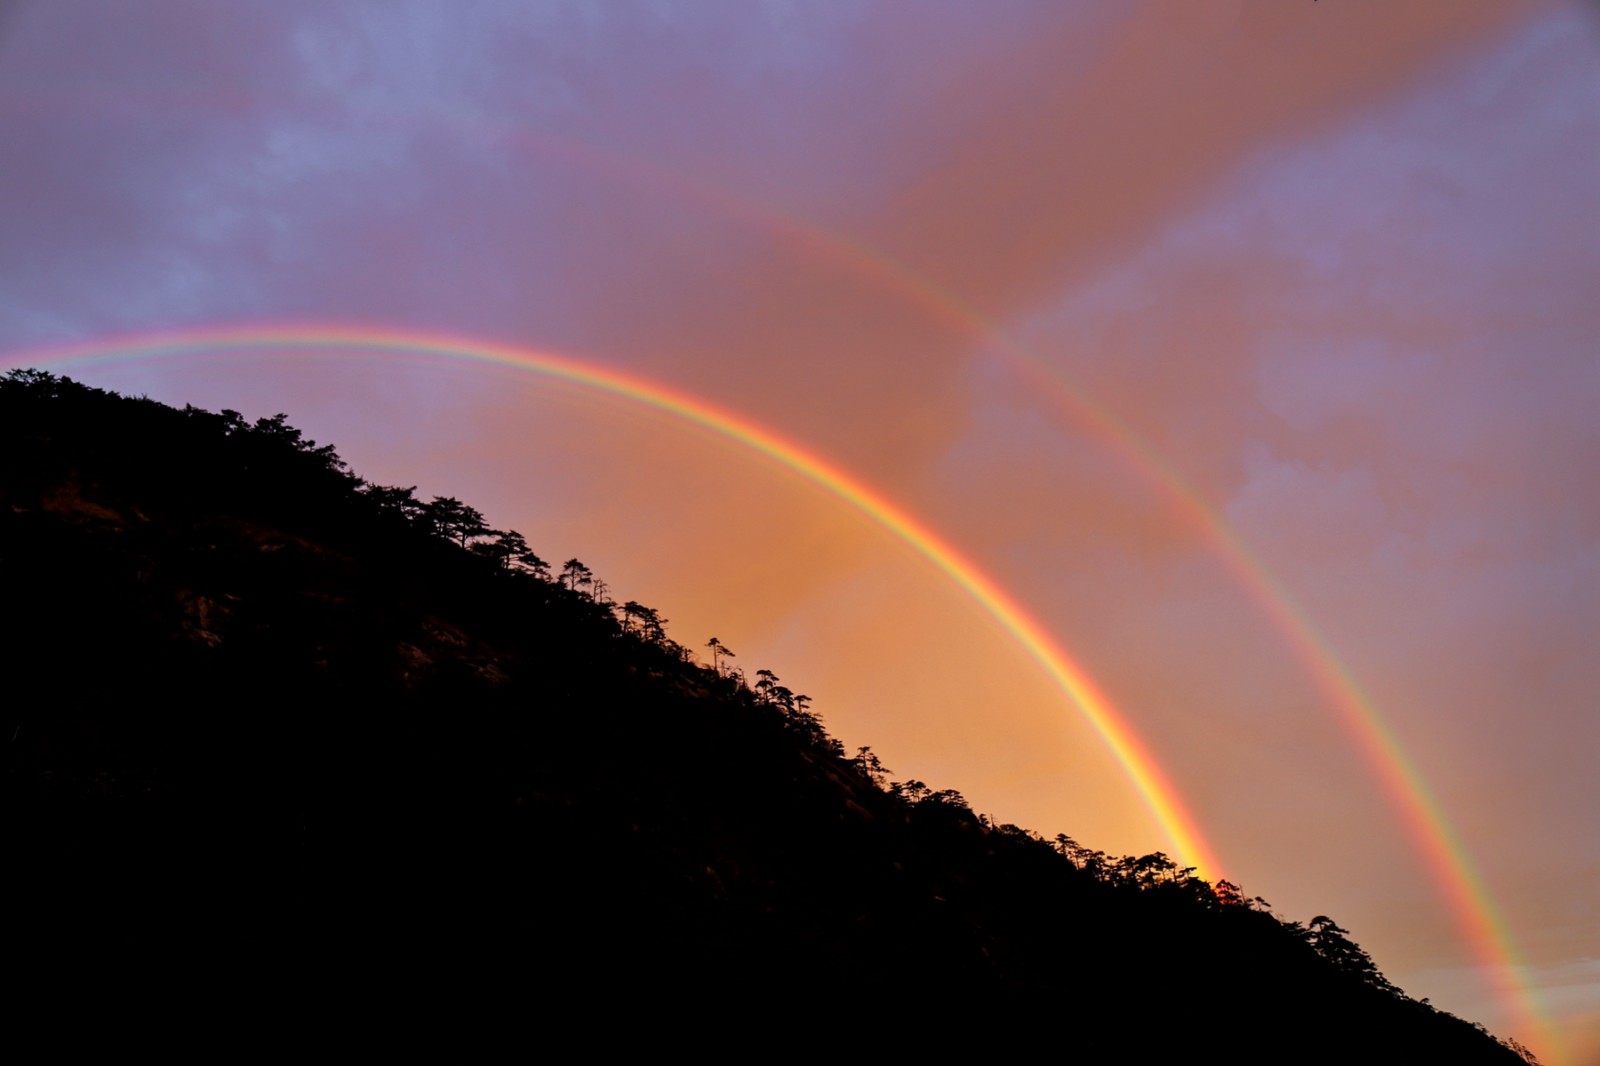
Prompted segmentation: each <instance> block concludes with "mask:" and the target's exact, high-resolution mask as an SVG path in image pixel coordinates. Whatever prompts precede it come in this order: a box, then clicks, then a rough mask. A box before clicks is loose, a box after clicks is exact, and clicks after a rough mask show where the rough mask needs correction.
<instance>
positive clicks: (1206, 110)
mask: <svg viewBox="0 0 1600 1066" xmlns="http://www.w3.org/2000/svg"><path fill="white" fill-rule="evenodd" d="M1597 204H1600V8H1597V7H1596V6H1594V5H1590V4H1581V3H1577V2H1560V0H1550V2H1543V3H1539V2H1527V3H1523V2H1516V0H1493V2H1482V0H1408V2H1407V3H1405V4H1380V3H1376V2H1370V0H1320V2H1319V0H1307V2H1295V0H1280V2H1250V0H1245V2H1239V0H1232V2H1230V0H1193V2H1184V3H1177V2H1170V0H1160V2H1147V3H1135V2H1131V0H1130V2H1125V3H1124V2H1105V3H1099V2H1092V3H1064V2H1056V0H1050V2H1039V3H1032V2H1023V0H991V2H986V3H983V4H971V3H946V2H939V0H924V2H918V3H915V4H912V3H909V2H891V0H885V2H861V0H850V2H833V0H805V2H798V0H795V2H783V0H703V2H678V3H673V2H667V0H657V2H645V0H639V2H624V0H615V2H605V3H600V2H579V0H572V2H561V0H551V2H539V3H531V2H520V0H519V2H504V3H496V2H490V0H484V2H480V3H475V4H471V5H460V4H447V3H432V2H428V3H421V2H407V0H374V2H371V3H363V2H354V0H352V2H337V3H332V2H326V0H318V2H315V3H312V2H308V0H282V2H279V3H275V4H272V5H265V4H258V3H246V2H229V0H182V2H180V0H151V2H148V3H143V4H139V5H107V4H102V3H96V2H92V0H83V2H80V0H49V2H43V0H37V2H29V0H14V2H12V3H9V4H7V5H5V6H4V7H0V213H3V218H4V219H5V222H4V225H3V227H0V367H11V366H19V365H37V366H43V367H45V368H46V369H51V370H56V371H58V372H62V373H68V374H70V375H71V376H74V377H76V378H78V379H80V380H83V381H86V382H89V383H91V384H96V385H101V386H104V387H107V388H114V389H117V390H119V391H123V392H128V393H133V394H146V395H149V396H152V397H154V398H156V399H160V400H163V401H165V402H169V403H174V404H179V405H181V404H184V403H194V404H196V405H199V406H203V407H209V408H212V409H220V408H224V407H228V408H233V409H237V410H240V411H242V412H243V413H244V414H246V415H247V416H249V417H252V418H253V417H259V416H263V415H271V414H273V413H276V412H279V411H282V412H286V413H287V414H288V415H289V417H290V421H291V422H292V423H293V424H295V425H297V426H299V427H301V428H302V429H303V430H305V432H306V433H307V435H308V436H310V437H312V438H314V439H315V440H317V441H318V442H320V443H332V444H334V445H335V446H337V448H338V449H339V451H340V454H341V455H343V456H344V458H345V459H346V460H347V461H348V462H349V463H350V464H351V466H352V468H353V469H354V470H355V471H356V472H357V473H359V474H361V475H362V476H364V477H366V478H367V479H369V480H371V481H374V482H377V483H381V484H395V485H416V486H418V491H419V494H420V495H423V496H431V495H452V496H457V497H459V498H462V499H464V500H466V501H468V502H470V503H472V504H473V505H474V506H477V507H478V508H479V509H480V510H482V511H483V512H484V513H485V514H486V515H487V517H488V518H489V520H490V522H491V523H492V524H494V525H496V526H498V527H501V528H515V529H517V530H520V531H521V532H522V533H524V534H525V535H526V536H527V538H528V540H529V542H530V544H531V545H532V546H533V548H534V549H535V550H536V551H538V552H539V553H540V554H541V555H542V556H544V557H545V558H546V559H549V560H551V561H553V562H555V563H557V564H558V565H559V563H560V562H561V561H562V560H565V559H567V558H571V557H577V558H580V559H582V560H583V561H584V562H585V563H586V564H587V565H589V566H590V567H591V568H592V569H593V570H594V571H595V573H596V574H597V575H599V576H600V577H601V578H603V579H604V580H605V581H606V582H607V584H608V585H609V587H610V589H611V592H612V595H614V596H615V597H616V598H617V599H619V600H627V599H634V600H638V601H640V602H642V603H645V604H648V605H650V606H653V607H655V608H657V609H658V610H659V611H660V612H661V614H662V615H663V616H664V617H665V618H667V619H668V620H669V621H668V629H669V632H670V634H671V635H672V636H673V637H674V638H675V639H677V640H678V641H679V642H681V643H683V644H686V645H688V646H690V647H691V648H696V649H702V650H703V646H704V644H705V642H706V640H708V639H709V638H710V637H712V636H716V637H718V638H719V639H720V640H721V641H722V642H723V643H725V644H726V645H727V646H728V647H730V648H732V649H733V650H734V651H735V652H736V653H737V656H738V658H737V659H736V660H735V662H736V663H737V664H739V665H741V666H742V667H744V668H745V669H746V671H747V672H748V673H749V674H751V675H752V676H753V675H754V672H755V670H757V669H759V668H768V669H771V670H773V671H775V672H776V673H777V674H778V675H779V676H780V678H781V679H782V681H783V683H784V684H786V685H789V686H790V687H791V688H793V689H795V690H796V691H800V692H805V693H808V694H809V695H811V696H812V698H813V701H814V702H813V705H812V706H813V709H814V710H816V711H817V712H819V713H820V714H821V715H822V717H823V719H824V722H825V724H826V725H827V726H828V728H829V729H830V730H831V731H832V732H833V734H834V735H835V736H837V737H839V738H840V739H841V740H842V741H843V742H844V743H845V744H846V745H847V746H848V747H850V748H851V749H852V750H854V749H855V748H856V747H858V746H860V745H870V746H871V747H872V748H873V750H874V751H875V752H876V753H877V754H878V755H879V756H880V758H882V760H883V762H884V763H885V764H886V765H887V766H888V767H889V768H890V769H891V770H892V771H893V772H894V775H895V776H896V777H898V778H900V779H902V780H903V779H907V778H913V777H914V778H918V779H920V780H923V781H926V782H928V783H929V784H930V785H931V786H932V787H935V788H955V789H959V790H960V791H962V792H963V793H964V794H965V796H966V797H967V799H968V800H969V801H970V802H971V803H972V805H973V806H974V808H975V809H977V810H978V811H980V812H984V813H986V814H989V815H991V816H992V817H994V818H995V819H997V820H999V821H1004V822H1014V823H1016V824H1019V825H1023V826H1026V827H1028V828H1031V829H1035V830H1037V831H1039V832H1041V833H1043V834H1044V835H1046V836H1047V837H1051V836H1054V835H1055V834H1056V833H1058V832H1066V833H1068V834H1069V835H1071V836H1073V837H1074V838H1075V839H1077V840H1079V841H1080V842H1082V843H1084V844H1086V845H1088V846H1090V847H1094V848H1099V849H1102V850H1105V851H1107V852H1110V853H1113V854H1144V853H1147V852H1150V851H1155V850H1163V851H1166V852H1168V853H1169V854H1173V855H1175V856H1179V857H1182V852H1183V848H1182V846H1181V845H1182V844H1183V841H1182V840H1180V839H1175V837H1174V835H1173V827H1174V824H1176V823H1175V820H1174V819H1175V817H1176V815H1174V814H1173V812H1174V811H1176V812H1177V813H1178V814H1179V815H1181V817H1182V819H1187V821H1188V823H1190V824H1192V826H1193V827H1194V828H1195V830H1196V832H1197V833H1198V834H1199V835H1201V836H1203V840H1204V844H1205V847H1206V848H1207V849H1208V854H1209V855H1211V856H1214V862H1215V864H1216V868H1215V869H1208V872H1210V873H1213V874H1220V875H1222V876H1226V877H1228V878H1229V879H1230V880H1233V881H1235V882H1238V883H1240V884H1242V885H1243V887H1244V889H1245V891H1246V894H1247V895H1259V896H1262V897H1264V898H1265V899H1267V900H1269V901H1270V902H1271V905H1272V907H1273V909H1274V910H1275V911H1276V912H1277V913H1279V914H1281V915H1282V916H1284V917H1285V918H1290V919H1295V920H1299V921H1308V920H1309V919H1311V918H1312V917H1313V916H1315V915H1319V914H1327V915H1331V916H1333V917H1334V918H1335V920H1337V921H1338V922H1339V924H1340V925H1342V926H1343V927H1345V928H1347V929H1349V930H1350V932H1351V935H1352V937H1353V938H1354V939H1355V940H1357V941H1358V942H1359V943H1360V944H1361V945H1362V946H1363V947H1365V948H1366V949H1367V950H1368V951H1369V952H1370V953H1371V954H1372V956H1373V958H1374V960H1375V961H1376V962H1377V963H1378V965H1379V966H1380V968H1382V969H1383V971H1384V972H1385V973H1386V974H1387V975H1388V976H1389V977H1390V979H1391V980H1393V981H1394V982H1395V983H1396V984H1398V985H1400V986H1401V987H1403V988H1404V989H1406V990H1407V991H1408V992H1409V993H1411V994H1412V995H1414V996H1417V997H1419V998H1420V997H1423V996H1426V997H1428V998H1429V999H1430V1000H1431V1001H1432V1002H1433V1003H1434V1005H1436V1006H1438V1007H1441V1008H1443V1009H1446V1010H1450V1011H1452V1012H1454V1013H1457V1014H1460V1015H1461V1016H1463V1017H1466V1018H1468V1019H1469V1020H1472V1021H1476V1022H1481V1023H1483V1024H1484V1025H1486V1026H1488V1027H1489V1028H1490V1029H1491V1030H1492V1031H1493V1032H1495V1033H1496V1034H1498V1035H1501V1036H1511V1037H1515V1038H1516V1039H1518V1040H1520V1041H1522V1042H1524V1043H1525V1044H1528V1045H1530V1046H1531V1047H1533V1048H1534V1049H1535V1050H1536V1051H1538V1052H1539V1054H1540V1056H1541V1058H1542V1059H1543V1060H1544V1061H1545V1062H1547V1063H1556V1064H1563V1063H1571V1064H1581V1063H1600V774H1597V773H1595V771H1594V766H1595V764H1596V761H1597V756H1600V492H1596V490H1595V471H1596V470H1597V469H1600V418H1597V417H1596V415H1595V411H1596V410H1597V408H1600V299H1597V298H1596V294H1597V292H1600V210H1597ZM363 331H364V332H363ZM152 334H160V335H164V336H165V335H179V336H187V337H190V338H191V340H194V343H191V344H189V345H187V346H185V347H182V348H181V350H180V349H179V348H177V347H174V346H171V345H169V346H168V347H167V348H165V349H162V348H161V347H160V346H154V347H151V346H144V347H141V342H140V341H139V338H141V337H147V336H148V335H152ZM357 334H361V335H365V336H368V337H379V336H382V337H387V338H390V342H387V343H381V344H364V345H358V344H354V343H352V342H351V338H352V337H353V336H356V335H357ZM290 336H293V337H296V338H299V340H300V341H301V343H298V344H294V345H290V344H287V343H285V338H287V337H290ZM224 337H231V338H233V340H234V343H231V344H224V343H222V339H223V338H224ZM251 337H254V338H255V340H254V341H253V342H250V343H244V341H247V340H248V339H249V338H251ZM196 338H198V339H196ZM207 338H209V339H207ZM273 338H276V339H273ZM406 338H427V339H416V340H414V341H412V342H410V343H405V339H406ZM518 353H521V354H518ZM548 357H555V358H557V359H560V360H565V361H566V362H564V363H563V364H562V365H563V366H567V367H569V368H571V367H578V368H580V369H579V370H578V371H575V372H572V373H567V374H565V375H562V374H552V373H549V372H546V371H548V370H549V369H550V366H551V365H552V364H550V363H549V362H548V361H546V362H545V363H539V362H538V361H537V360H538V359H539V358H546V359H548ZM519 360H520V361H519ZM541 366H542V367H544V370H543V371H542V370H541V369H540V367H541ZM606 375H611V377H606ZM619 375H620V377H618V376H619ZM623 379H626V380H627V381H629V382H632V383H634V384H635V385H636V386H637V387H638V388H639V389H642V390H643V392H639V391H635V392H633V393H631V394H630V393H628V392H627V390H625V389H622V388H620V387H616V386H609V387H608V386H606V385H605V384H604V382H605V381H620V380H623ZM652 390H654V391H652ZM661 390H667V391H665V392H663V391H661ZM667 396H670V397H673V398H674V399H673V400H672V401H671V402H667V401H666V400H664V399H663V397H667ZM652 397H653V398H654V399H652ZM737 427H745V429H746V430H752V431H754V432H755V433H757V434H758V436H759V439H756V438H753V437H752V436H751V433H750V432H745V433H743V435H742V436H741V433H740V432H739V431H737ZM763 442H764V443H763ZM807 464H810V465H809V466H808V465H807ZM807 470H809V471H810V473H811V475H817V474H818V471H824V472H831V473H830V474H827V475H826V476H820V479H819V477H818V476H808V475H807ZM830 478H831V480H830ZM847 486H854V487H855V488H856V489H859V490H860V492H865V493H867V494H868V497H870V500H871V501H873V503H872V505H871V506H868V507H867V508H865V509H863V508H862V507H861V506H859V505H860V503H861V502H862V497H861V495H860V492H858V493H857V494H856V495H855V496H852V495H851V492H850V491H846V488H847ZM874 508H876V510H874ZM886 509H887V510H886ZM886 514H892V515H894V516H898V518H897V520H898V519H903V520H904V521H903V522H901V524H900V525H899V526H898V527H896V525H895V522H893V521H890V522H886V521H885V520H884V519H885V515H886ZM905 523H910V525H909V526H908V525H906V524H905ZM908 530H909V532H908ZM930 546H933V548H936V549H937V550H932V548H930ZM941 552H942V553H946V554H945V555H944V556H943V558H944V559H945V562H946V565H944V566H942V567H941V566H940V565H939V564H938V558H930V554H931V555H933V556H938V555H939V554H940V553H941ZM951 560H954V562H951ZM975 590H976V594H975ZM1030 634H1031V635H1032V636H1033V637H1036V638H1038V639H1034V640H1030V639H1027V638H1029V636H1030ZM1063 664H1065V665H1066V667H1067V668H1069V673H1070V676H1071V678H1072V679H1074V680H1076V681H1084V680H1088V681H1089V682H1090V683H1091V684H1092V686H1093V690H1094V692H1095V693H1098V696H1099V697H1102V698H1103V703H1102V705H1101V707H1100V710H1099V712H1098V715H1099V719H1098V720H1099V724H1100V727H1097V725H1096V715H1095V713H1089V712H1087V711H1086V709H1085V707H1084V704H1083V699H1082V697H1083V692H1082V690H1081V688H1080V690H1079V691H1077V692H1076V694H1075V693H1074V692H1073V691H1070V689H1071V688H1072V686H1071V685H1068V686H1065V687H1064V686H1063V685H1062V684H1061V683H1060V678H1061V676H1062V675H1061V667H1062V666H1063ZM1052 665H1053V666H1054V667H1055V668H1056V669H1055V673H1054V675H1053V674H1052ZM1108 726H1109V727H1110V729H1111V733H1112V734H1115V735H1120V736H1122V737H1123V738H1124V739H1127V738H1133V740H1134V741H1136V743H1137V745H1138V746H1139V747H1140V749H1141V750H1142V751H1143V752H1144V753H1145V755H1146V756H1147V757H1148V760H1149V762H1148V764H1147V765H1145V764H1131V763H1129V762H1128V760H1127V758H1126V754H1127V753H1126V751H1124V752H1123V753H1122V754H1121V755H1119V753H1118V750H1117V748H1116V746H1115V745H1114V744H1112V743H1108V734H1107V732H1106V728H1105V727H1108ZM1119 731H1120V733H1119ZM1112 739H1115V736H1112ZM1141 766H1142V768H1141ZM1151 768H1155V769H1154V770H1152V769H1151ZM1156 773H1158V774H1159V776H1160V778H1161V781H1162V782H1164V784H1162V785H1160V787H1159V788H1157V786H1156V785H1154V784H1153V783H1152V782H1153V780H1154V778H1153V777H1152V774H1156ZM1160 789H1165V791H1164V792H1162V791H1160ZM1153 790H1154V791H1153ZM1158 793H1159V796H1164V797H1165V799H1166V800H1168V801H1170V809H1169V810H1168V811H1167V816H1163V814H1162V809H1161V804H1160V803H1157V802H1154V801H1153V800H1152V796H1156V795H1157V794H1158ZM1158 798H1159V797H1158ZM1191 857H1192V851H1191Z"/></svg>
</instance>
